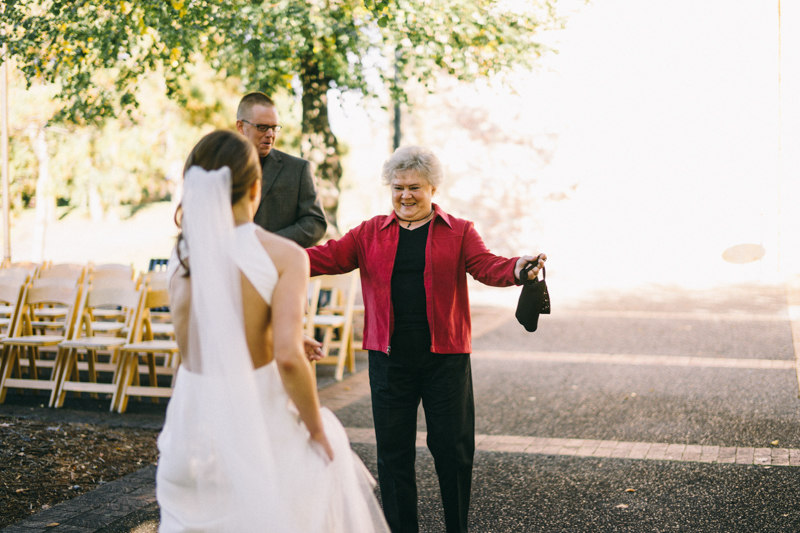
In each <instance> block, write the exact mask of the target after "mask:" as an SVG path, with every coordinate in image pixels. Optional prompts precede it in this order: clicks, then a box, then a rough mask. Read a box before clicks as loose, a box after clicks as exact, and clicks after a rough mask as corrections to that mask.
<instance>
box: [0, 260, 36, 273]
mask: <svg viewBox="0 0 800 533" xmlns="http://www.w3.org/2000/svg"><path fill="white" fill-rule="evenodd" d="M6 268H24V269H26V270H29V271H35V270H39V269H40V268H42V265H40V264H39V263H33V262H31V261H17V262H16V263H10V264H9V265H8V267H6Z"/></svg>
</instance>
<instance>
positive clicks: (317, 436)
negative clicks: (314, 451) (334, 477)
mask: <svg viewBox="0 0 800 533" xmlns="http://www.w3.org/2000/svg"><path fill="white" fill-rule="evenodd" d="M311 440H313V441H315V442H316V443H317V444H319V445H320V446H322V449H323V450H325V454H326V455H327V456H328V459H329V460H331V461H333V448H331V443H330V442H328V437H327V435H325V431H323V430H319V431H318V432H316V433H312V434H311Z"/></svg>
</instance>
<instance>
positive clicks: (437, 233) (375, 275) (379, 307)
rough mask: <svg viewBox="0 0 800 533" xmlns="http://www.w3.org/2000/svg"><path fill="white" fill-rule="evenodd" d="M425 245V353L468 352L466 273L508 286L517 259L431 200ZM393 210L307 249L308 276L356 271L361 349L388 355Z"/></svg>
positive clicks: (469, 326)
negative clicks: (491, 247) (489, 244)
mask: <svg viewBox="0 0 800 533" xmlns="http://www.w3.org/2000/svg"><path fill="white" fill-rule="evenodd" d="M434 210H435V214H434V217H433V219H432V220H431V226H430V230H429V231H428V243H427V245H426V248H425V272H424V278H425V295H426V299H427V314H428V326H429V327H430V331H431V344H432V346H431V352H434V353H471V352H472V324H471V321H470V310H469V295H468V294H467V272H469V273H470V274H471V275H472V277H473V278H475V279H476V280H478V281H480V282H481V283H485V284H486V285H493V286H495V287H507V286H510V285H514V284H515V283H516V280H515V278H514V267H515V266H516V263H517V259H518V258H516V257H515V258H512V259H507V258H505V257H499V256H496V255H494V254H492V253H491V252H490V251H489V249H488V248H486V245H485V244H484V243H483V240H482V239H481V237H480V235H478V232H477V231H475V228H474V227H473V224H472V222H470V221H468V220H462V219H460V218H455V217H452V216H450V215H448V214H447V213H445V212H444V211H443V210H442V209H441V208H440V207H439V206H437V205H436V204H434ZM399 232H400V229H399V226H398V222H397V218H396V217H395V214H394V212H392V214H391V215H388V216H386V215H380V216H376V217H374V218H372V219H370V220H367V221H365V222H362V223H361V224H360V225H358V226H356V227H355V228H353V229H352V230H350V231H348V232H347V234H346V235H345V236H344V237H342V238H341V239H339V240H338V241H328V242H327V243H325V244H324V245H321V246H315V247H313V248H309V249H307V250H306V251H307V252H308V257H309V259H310V262H311V275H312V276H319V275H321V274H344V273H346V272H350V271H352V270H355V269H356V268H358V269H360V270H361V291H362V294H363V296H364V348H365V349H367V350H378V351H381V352H386V353H388V352H389V351H391V348H390V346H389V344H390V339H391V338H392V331H393V330H394V315H393V312H392V270H393V269H394V259H395V254H396V253H397V243H398V241H399Z"/></svg>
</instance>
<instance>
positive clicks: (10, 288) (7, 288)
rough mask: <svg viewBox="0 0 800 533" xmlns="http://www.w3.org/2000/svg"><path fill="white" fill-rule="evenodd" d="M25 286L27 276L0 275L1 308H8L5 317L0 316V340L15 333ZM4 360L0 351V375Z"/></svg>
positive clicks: (0, 374)
mask: <svg viewBox="0 0 800 533" xmlns="http://www.w3.org/2000/svg"><path fill="white" fill-rule="evenodd" d="M26 288H27V278H25V279H23V280H13V279H10V278H2V277H0V304H2V307H3V308H7V309H9V310H10V313H9V314H8V317H7V318H6V317H3V318H0V329H5V331H2V332H0V340H2V339H5V338H6V337H9V336H11V335H14V334H15V333H16V331H17V329H18V328H17V322H18V321H19V317H20V308H21V307H22V302H23V299H24V297H25V290H26ZM4 361H5V358H4V357H3V356H2V352H0V376H2V375H3V368H4Z"/></svg>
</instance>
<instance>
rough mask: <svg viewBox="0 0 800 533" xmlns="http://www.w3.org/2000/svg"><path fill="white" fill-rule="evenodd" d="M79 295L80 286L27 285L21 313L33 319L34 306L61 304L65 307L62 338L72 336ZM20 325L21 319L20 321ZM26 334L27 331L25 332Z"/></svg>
mask: <svg viewBox="0 0 800 533" xmlns="http://www.w3.org/2000/svg"><path fill="white" fill-rule="evenodd" d="M80 295H81V286H72V287H68V286H64V285H54V286H47V287H35V286H33V285H31V286H29V287H28V288H27V290H26V292H25V300H24V302H23V308H22V309H21V311H20V313H21V314H26V315H28V316H30V317H31V318H32V319H34V320H35V317H36V307H37V306H38V305H61V306H65V307H66V308H67V315H66V319H65V320H64V338H65V339H67V340H69V339H71V338H72V334H73V329H74V326H75V315H76V314H77V313H76V310H77V309H76V308H77V306H78V298H79V297H80ZM20 325H21V321H20ZM26 334H27V333H26Z"/></svg>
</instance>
